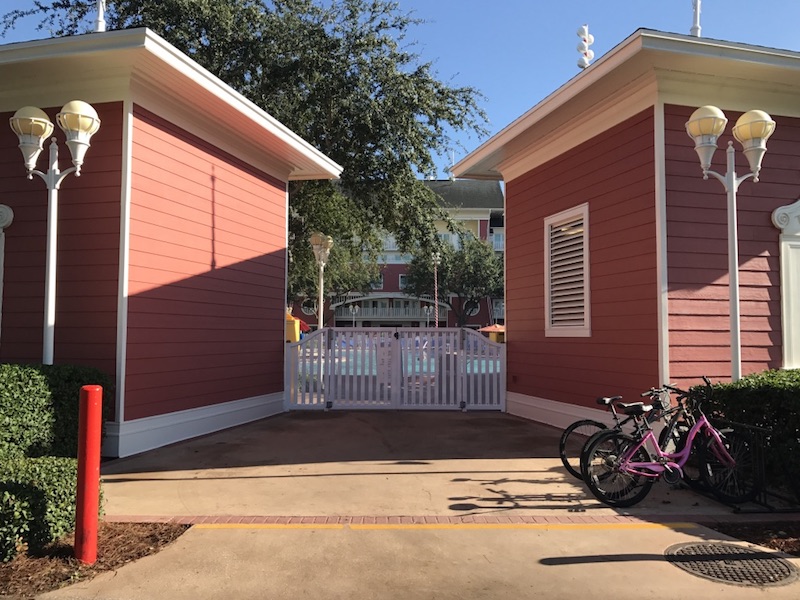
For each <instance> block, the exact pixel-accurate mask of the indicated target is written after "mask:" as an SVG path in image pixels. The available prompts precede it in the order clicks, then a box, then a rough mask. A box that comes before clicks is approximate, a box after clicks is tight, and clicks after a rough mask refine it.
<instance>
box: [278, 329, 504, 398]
mask: <svg viewBox="0 0 800 600" xmlns="http://www.w3.org/2000/svg"><path fill="white" fill-rule="evenodd" d="M505 350H506V348H505V344H498V343H495V342H491V341H489V340H488V339H486V338H485V337H484V336H483V335H481V334H480V333H478V332H476V331H472V330H470V329H455V328H447V329H443V328H439V329H436V328H410V327H409V328H402V327H398V328H352V327H331V328H323V329H322V330H320V331H315V332H314V333H312V334H310V335H307V336H306V337H305V338H304V339H302V340H300V341H299V342H295V343H289V344H286V358H285V378H284V394H285V398H284V408H285V409H286V410H301V409H415V410H419V409H434V410H501V411H502V410H505V396H506V362H505V359H506V354H505Z"/></svg>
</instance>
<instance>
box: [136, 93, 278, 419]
mask: <svg viewBox="0 0 800 600" xmlns="http://www.w3.org/2000/svg"><path fill="white" fill-rule="evenodd" d="M134 114H135V125H134V136H133V162H132V192H131V219H130V227H131V229H130V244H131V248H130V274H129V286H130V287H129V295H130V299H129V310H128V346H127V359H128V360H127V382H126V383H127V385H126V400H125V419H126V420H127V419H137V418H141V417H147V416H152V415H159V414H164V413H169V412H173V411H177V410H184V409H189V408H195V407H201V406H206V405H210V404H217V403H221V402H226V401H231V400H238V399H242V398H247V397H252V396H257V395H261V394H267V393H272V392H278V391H280V390H282V389H283V338H284V333H283V326H284V312H285V292H284V286H285V283H284V280H285V260H286V240H285V236H286V210H285V198H286V196H285V185H284V184H283V183H282V182H280V181H278V180H276V179H274V178H272V177H270V176H268V175H266V174H264V173H261V172H257V171H255V170H253V169H252V168H251V167H249V166H248V165H246V164H244V163H242V162H241V161H239V160H237V159H235V158H234V157H231V156H228V155H226V154H225V153H223V152H221V151H219V150H218V149H215V148H214V147H212V146H210V145H209V144H207V143H205V142H204V141H203V140H200V139H198V138H196V137H194V136H192V135H190V134H188V133H187V132H185V131H183V130H180V129H179V128H177V127H175V126H174V125H171V124H170V123H168V122H166V121H164V120H163V119H160V118H159V117H156V116H155V115H153V114H151V113H149V112H147V111H145V110H143V109H140V108H136V109H135V113H134Z"/></svg>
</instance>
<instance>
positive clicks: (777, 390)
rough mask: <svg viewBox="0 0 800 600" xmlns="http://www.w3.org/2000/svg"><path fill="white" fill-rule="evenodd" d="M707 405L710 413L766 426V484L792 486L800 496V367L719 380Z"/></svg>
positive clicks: (752, 424) (789, 487) (777, 486)
mask: <svg viewBox="0 0 800 600" xmlns="http://www.w3.org/2000/svg"><path fill="white" fill-rule="evenodd" d="M704 409H705V412H706V413H707V414H709V415H710V416H716V417H721V418H724V419H726V420H728V421H733V422H734V423H743V424H745V425H751V426H755V427H759V428H762V429H764V430H765V432H764V433H763V435H764V443H765V447H764V458H765V475H766V483H767V485H768V486H769V487H774V488H788V489H790V490H793V491H794V492H795V494H796V495H797V498H798V500H800V369H785V370H770V371H764V372H761V373H755V374H752V375H748V376H746V377H743V378H742V379H740V380H739V381H737V382H734V383H718V384H716V385H714V392H713V395H712V398H711V399H710V400H707V401H706V402H705V404H704Z"/></svg>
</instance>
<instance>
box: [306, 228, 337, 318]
mask: <svg viewBox="0 0 800 600" xmlns="http://www.w3.org/2000/svg"><path fill="white" fill-rule="evenodd" d="M309 242H311V248H312V249H313V250H314V258H315V259H316V261H317V266H318V267H319V300H318V304H317V313H318V316H317V329H322V327H323V322H322V321H323V314H324V313H325V295H324V289H325V288H324V284H325V279H324V275H325V265H326V264H328V257H329V256H330V253H331V248H333V238H332V237H331V236H329V235H325V234H324V233H320V232H319V231H316V232H314V233H312V234H311V238H310V239H309Z"/></svg>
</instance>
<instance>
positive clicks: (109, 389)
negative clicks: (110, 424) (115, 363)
mask: <svg viewBox="0 0 800 600" xmlns="http://www.w3.org/2000/svg"><path fill="white" fill-rule="evenodd" d="M41 369H42V373H43V374H44V376H45V377H46V378H47V383H48V385H49V387H50V393H51V399H52V411H53V415H54V422H53V433H52V440H53V441H52V446H51V447H50V449H49V450H48V452H47V455H48V456H72V457H74V456H77V451H78V412H79V411H78V409H79V400H80V393H81V388H82V387H83V386H85V385H99V386H101V387H102V388H103V422H104V423H105V421H106V420H107V419H109V418H110V416H111V409H112V407H113V406H114V384H113V383H112V381H111V379H110V378H109V377H108V376H107V375H106V374H105V373H103V372H102V371H100V370H99V369H95V368H93V367H84V366H77V365H42V366H41Z"/></svg>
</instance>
